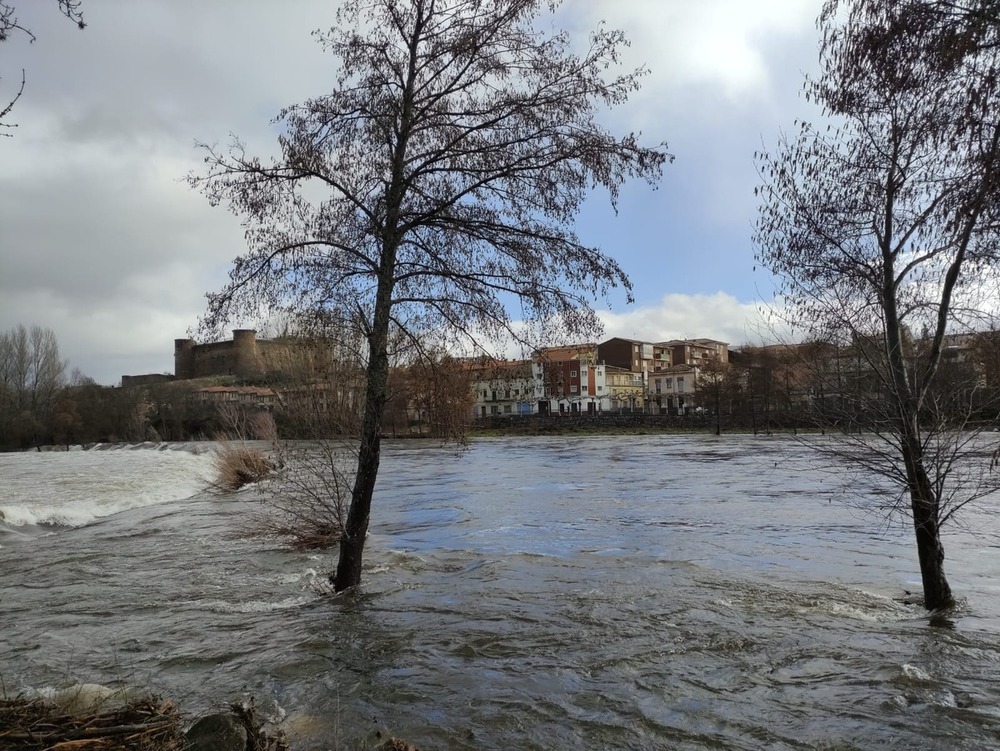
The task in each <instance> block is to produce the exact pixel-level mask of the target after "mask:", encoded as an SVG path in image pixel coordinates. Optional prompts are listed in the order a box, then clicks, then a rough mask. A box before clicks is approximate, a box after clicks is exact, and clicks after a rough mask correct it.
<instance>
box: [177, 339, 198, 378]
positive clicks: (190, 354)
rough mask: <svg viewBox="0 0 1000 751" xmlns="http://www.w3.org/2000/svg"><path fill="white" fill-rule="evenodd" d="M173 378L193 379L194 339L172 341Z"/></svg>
mask: <svg viewBox="0 0 1000 751" xmlns="http://www.w3.org/2000/svg"><path fill="white" fill-rule="evenodd" d="M174 378H176V379H177V380H179V381H180V380H186V379H189V378H194V339H174Z"/></svg>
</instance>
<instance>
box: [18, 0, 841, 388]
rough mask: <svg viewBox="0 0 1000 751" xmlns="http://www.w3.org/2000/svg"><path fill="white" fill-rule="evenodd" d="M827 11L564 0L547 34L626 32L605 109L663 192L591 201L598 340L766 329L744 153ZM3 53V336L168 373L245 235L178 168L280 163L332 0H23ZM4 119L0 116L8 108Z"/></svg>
mask: <svg viewBox="0 0 1000 751" xmlns="http://www.w3.org/2000/svg"><path fill="white" fill-rule="evenodd" d="M821 3H822V0H698V2H692V1H691V0H564V2H563V5H562V7H561V8H560V10H559V11H558V16H557V18H556V20H555V23H556V24H557V25H558V26H561V27H563V28H566V29H567V30H569V31H570V32H571V33H572V34H573V36H574V38H575V39H579V40H581V42H582V41H584V40H585V39H586V33H587V31H588V30H590V29H592V28H594V27H595V26H596V25H597V24H599V23H601V22H602V21H603V22H604V23H605V24H606V25H607V26H608V27H610V28H619V29H622V30H624V31H625V32H626V34H627V36H628V38H629V40H630V42H631V44H630V46H629V47H628V48H627V49H626V50H624V54H623V62H624V63H625V64H626V65H628V66H631V67H637V66H640V65H642V66H645V67H647V68H648V69H649V74H648V75H647V76H646V77H645V79H644V83H643V88H642V90H641V91H639V92H638V93H636V94H635V95H633V97H632V99H631V100H630V101H629V102H628V103H627V104H626V105H624V106H622V107H620V108H618V109H616V110H615V111H613V112H608V113H605V114H603V115H602V121H603V122H604V123H605V124H606V125H608V126H609V127H610V128H611V129H612V130H614V131H615V132H617V133H622V134H624V133H626V132H631V131H636V132H641V133H642V138H643V140H644V141H645V142H646V143H647V144H649V145H653V144H657V143H660V142H663V141H666V142H667V144H668V150H669V151H670V152H671V153H672V154H673V155H674V156H675V161H674V162H673V164H671V165H668V166H666V167H665V169H664V174H663V179H662V181H661V182H660V184H659V185H658V186H656V189H655V190H654V189H652V188H650V187H649V186H648V185H646V184H645V183H642V182H640V183H635V184H629V185H626V186H625V188H624V189H623V191H622V193H621V198H620V203H619V207H618V213H617V214H616V213H615V212H614V211H613V210H612V209H611V207H610V204H609V201H608V197H607V195H603V194H600V193H596V194H595V195H593V196H592V197H590V198H589V199H588V200H587V202H586V204H585V206H584V209H583V211H582V212H581V215H580V217H579V220H578V222H577V227H576V228H577V231H578V233H579V235H580V236H581V238H582V239H583V240H584V241H585V242H586V243H587V244H590V245H597V246H598V247H600V248H601V249H602V250H603V251H604V252H605V253H607V254H609V255H611V256H613V257H614V258H615V259H617V260H618V262H619V263H620V264H621V265H622V267H623V268H624V270H625V271H626V273H627V274H628V275H629V276H630V278H631V280H632V283H633V285H634V290H633V294H634V298H635V301H634V303H633V304H631V305H628V304H626V302H625V300H624V297H623V296H622V295H618V296H613V297H612V298H610V299H609V300H600V301H596V302H595V307H596V308H597V309H598V310H600V311H602V318H603V320H604V322H605V332H604V333H605V337H611V336H623V337H627V338H635V339H642V340H646V341H663V340H667V339H673V338H693V337H710V338H713V339H719V340H722V341H726V342H729V343H730V344H731V345H733V346H736V345H739V344H744V343H754V342H760V341H762V340H767V339H768V336H769V335H768V330H767V325H766V323H764V322H762V321H761V317H760V310H761V308H762V307H766V306H767V305H768V304H770V303H771V301H772V298H773V295H774V283H773V280H772V279H771V278H770V277H769V275H768V274H767V272H766V271H764V270H762V269H759V268H755V264H754V257H753V256H754V250H753V245H752V240H751V235H752V227H753V222H754V220H755V218H756V215H757V203H756V199H755V197H754V194H753V189H754V186H755V185H757V184H758V182H759V180H758V177H757V174H756V171H755V168H754V162H753V154H754V152H755V151H757V150H760V149H761V148H762V147H763V148H772V147H773V146H774V145H775V143H776V142H777V139H778V136H779V134H780V133H781V132H782V131H783V130H784V131H787V130H791V128H792V127H793V123H794V120H795V119H796V118H797V117H809V116H813V115H815V112H814V111H813V110H811V109H810V105H808V104H807V103H806V102H805V100H804V99H803V98H802V97H801V95H800V92H801V89H802V82H803V79H804V75H805V74H806V73H808V72H810V71H814V70H815V68H816V60H817V44H818V34H817V31H816V26H815V18H816V16H817V14H818V12H819V9H820V5H821ZM14 5H15V7H16V8H17V14H18V17H19V20H20V22H21V24H22V25H23V26H25V27H27V28H29V29H30V30H31V31H32V32H33V33H34V35H35V36H36V38H37V41H35V42H34V43H30V44H29V43H28V38H27V37H26V36H25V35H23V34H22V35H18V34H15V35H13V36H11V37H10V38H9V39H8V41H6V42H4V43H2V44H0V101H2V102H3V103H4V104H5V103H6V102H7V101H9V100H10V99H12V98H13V96H14V95H15V94H16V92H17V88H18V86H19V85H20V80H21V70H22V69H24V71H25V78H26V85H25V91H24V94H23V96H22V97H21V99H20V100H19V101H18V102H17V104H16V106H15V108H14V110H13V111H12V112H11V114H10V115H8V117H7V118H6V119H5V120H4V121H3V122H6V123H16V124H17V126H18V127H17V128H14V129H3V130H4V131H5V132H6V133H9V134H11V136H12V137H2V136H0V331H5V330H8V329H10V328H12V327H13V326H16V325H18V324H24V325H26V326H31V325H41V326H46V327H48V328H51V329H52V330H53V331H54V332H55V334H56V336H57V337H58V340H59V343H60V349H61V352H62V355H63V356H64V357H65V358H66V359H68V361H69V365H70V367H71V368H78V369H79V370H80V371H81V372H82V373H83V374H85V375H87V376H89V377H91V378H93V379H95V380H96V381H97V382H98V383H104V384H108V385H113V384H117V383H118V382H119V381H120V379H121V376H122V375H123V374H142V373H163V372H172V371H173V340H174V339H176V338H182V337H185V336H187V335H188V333H189V331H191V330H193V328H194V327H195V326H196V325H197V322H198V317H199V315H201V314H202V313H203V312H204V311H205V293H206V292H209V291H212V290H217V289H219V288H220V287H221V286H222V284H223V283H224V281H225V279H226V273H227V271H228V269H229V264H230V261H231V260H232V259H233V258H235V257H236V256H238V255H239V254H240V253H241V252H243V250H244V248H245V245H244V239H243V230H242V228H241V226H240V222H239V219H238V218H237V217H235V216H233V215H232V214H231V213H229V212H228V211H227V210H226V208H225V207H215V208H213V207H211V206H209V204H208V201H207V200H206V199H205V198H204V197H203V196H202V195H201V194H199V193H197V192H196V191H194V190H192V189H191V188H189V187H188V185H187V183H186V182H185V177H186V176H187V175H188V174H189V173H191V172H192V171H195V172H198V171H200V170H201V166H202V165H201V155H200V154H199V153H198V152H197V150H196V149H195V143H196V142H206V143H219V144H223V145H224V144H225V143H226V142H228V140H229V138H230V134H235V135H238V136H239V137H240V138H241V139H242V140H244V141H246V142H247V143H248V145H249V147H250V152H251V153H256V154H260V155H262V156H265V155H270V154H272V153H273V152H274V147H275V135H274V133H275V131H274V128H273V126H272V125H271V120H272V118H273V117H274V116H275V115H276V114H277V113H278V111H279V110H280V109H281V108H282V107H284V106H286V105H289V104H294V103H297V102H300V101H302V100H304V99H307V98H309V97H310V96H315V95H319V94H321V93H323V92H325V91H327V90H329V88H330V87H331V86H332V85H333V79H334V75H335V71H336V61H335V60H334V59H333V58H332V57H331V56H330V55H329V54H328V53H326V52H324V51H323V50H322V49H321V48H320V46H319V44H317V43H316V42H315V41H314V40H313V38H312V37H311V32H312V31H313V30H315V29H321V28H322V29H328V28H329V27H330V26H332V25H333V22H334V15H335V11H336V6H337V2H336V1H335V0H286V1H285V2H282V3H275V2H273V0H211V2H206V1H205V0H83V5H82V9H83V12H84V20H85V21H86V23H87V28H86V29H84V30H83V31H80V30H78V29H77V28H76V26H75V25H74V24H73V23H71V22H69V21H67V20H66V19H65V18H63V17H62V16H61V15H60V14H59V13H58V10H57V7H56V0H15V2H14ZM0 109H2V106H0Z"/></svg>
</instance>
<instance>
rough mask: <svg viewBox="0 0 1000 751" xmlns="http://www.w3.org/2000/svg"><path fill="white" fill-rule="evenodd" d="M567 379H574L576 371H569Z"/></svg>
mask: <svg viewBox="0 0 1000 751" xmlns="http://www.w3.org/2000/svg"><path fill="white" fill-rule="evenodd" d="M569 377H570V378H576V371H575V370H571V371H570V372H569Z"/></svg>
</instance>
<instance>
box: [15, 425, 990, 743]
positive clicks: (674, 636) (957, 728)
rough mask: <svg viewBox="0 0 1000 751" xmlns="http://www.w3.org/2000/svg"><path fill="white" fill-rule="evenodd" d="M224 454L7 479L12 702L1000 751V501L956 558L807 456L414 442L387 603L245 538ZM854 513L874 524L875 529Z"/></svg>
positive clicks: (385, 467)
mask: <svg viewBox="0 0 1000 751" xmlns="http://www.w3.org/2000/svg"><path fill="white" fill-rule="evenodd" d="M205 449H206V447H205V446H204V445H202V446H198V445H174V446H167V447H160V448H150V447H146V448H144V449H135V450H125V449H115V450H107V451H87V452H82V451H78V452H69V453H60V454H16V455H0V512H3V514H4V517H5V521H4V522H0V567H2V589H0V680H2V683H3V686H4V687H5V689H6V691H7V693H16V692H18V691H25V692H32V691H40V690H44V689H46V688H51V687H61V686H65V685H68V684H72V683H79V682H90V683H107V684H121V683H128V684H139V685H143V686H149V687H151V688H153V689H154V690H156V691H157V692H159V693H160V694H162V695H164V696H169V697H172V698H175V699H177V700H179V701H180V703H181V705H182V707H183V708H184V709H185V710H187V711H190V712H195V711H200V710H202V709H206V708H210V707H215V706H219V705H222V704H224V703H226V702H227V701H229V700H230V699H233V698H237V697H240V696H243V695H245V694H253V695H254V696H255V697H256V701H257V703H258V705H259V706H260V707H261V708H263V709H264V711H266V712H268V713H270V714H271V715H272V716H274V717H275V718H280V719H281V720H282V722H283V723H284V725H285V727H286V728H287V730H288V732H289V733H290V734H291V735H292V736H293V738H296V739H297V740H296V743H295V746H294V748H296V749H326V748H354V747H357V744H359V743H361V742H363V741H364V740H365V738H366V737H367V738H368V739H369V740H370V734H371V733H373V732H374V731H376V730H379V729H388V730H389V731H390V732H392V733H394V734H396V735H399V736H402V737H405V738H407V739H408V740H409V741H411V742H413V743H416V744H417V745H418V746H420V747H421V748H424V749H435V748H438V749H445V748H447V749H463V748H467V749H484V748H485V749H511V748H517V749H556V748H596V749H661V748H663V749H759V748H773V749H899V748H941V749H963V748H964V749H982V748H998V749H1000V576H998V574H1000V560H998V557H997V548H998V545H1000V522H998V521H997V518H996V513H995V512H996V510H997V509H996V502H997V499H995V498H987V499H985V500H984V501H983V502H982V503H981V504H980V506H979V507H977V508H975V509H969V510H967V512H966V514H965V516H964V517H963V518H964V520H965V522H966V525H965V526H964V527H961V528H951V529H949V530H948V532H947V536H946V538H945V547H946V551H947V553H948V560H947V568H948V573H949V577H950V580H951V583H952V586H953V588H954V589H955V591H956V593H957V594H959V595H960V596H961V597H962V598H963V603H962V605H961V607H960V608H959V609H958V610H957V611H956V612H955V613H953V614H950V615H949V616H948V617H947V618H945V619H933V621H932V619H930V618H929V617H928V616H927V615H926V614H925V613H924V612H923V610H922V609H921V608H920V607H918V606H914V605H907V604H904V603H903V602H902V601H901V596H902V595H903V593H904V591H905V590H910V591H917V590H919V573H918V570H917V566H916V556H915V553H914V550H913V547H912V542H911V537H912V532H911V531H910V530H909V529H907V528H906V527H905V526H903V525H900V524H899V523H896V524H889V525H886V524H884V523H879V522H878V521H877V520H875V519H873V518H870V517H867V516H865V515H863V514H861V513H860V512H857V511H855V510H852V508H851V506H852V505H856V503H858V502H862V503H863V502H864V500H865V498H864V495H863V494H864V493H869V494H871V493H874V492H876V490H875V488H876V487H877V484H876V483H874V482H873V483H871V486H870V487H861V488H859V489H858V491H857V494H853V495H852V496H851V497H847V496H845V494H844V493H843V490H842V487H841V483H839V482H838V477H837V475H836V473H833V474H831V473H830V472H829V471H821V470H820V469H818V468H817V462H816V458H815V456H814V455H813V454H812V452H811V451H810V450H809V449H807V448H804V447H802V446H801V445H799V444H798V443H796V442H795V441H794V440H792V439H791V438H752V437H723V438H722V439H716V438H714V437H702V436H691V437H678V436H645V437H600V438H534V439H531V438H517V439H491V440H477V441H474V442H473V443H472V444H471V446H470V447H469V448H468V450H466V451H463V452H456V451H454V450H452V449H448V448H441V447H438V446H436V445H433V444H425V443H422V442H402V443H390V444H389V445H388V446H387V449H386V452H385V455H384V458H383V464H382V474H381V476H380V479H379V484H378V488H377V493H376V498H375V503H374V507H373V515H372V524H371V531H370V535H369V539H368V546H367V567H366V573H365V584H364V586H363V588H362V590H361V591H359V592H357V593H354V594H351V595H348V596H341V597H331V596H325V595H322V594H320V593H319V592H318V587H317V586H316V582H317V581H322V580H323V578H324V576H325V574H326V573H327V572H329V571H330V570H331V569H332V568H333V566H334V565H335V562H336V559H335V556H334V555H333V554H322V555H317V554H308V553H293V552H287V551H284V550H281V549H279V548H276V547H275V546H274V545H273V544H271V543H266V542H261V541H260V540H256V539H248V538H246V537H245V536H243V535H242V534H241V529H242V525H243V524H244V522H245V519H246V517H247V515H248V513H249V512H251V511H253V510H255V509H257V508H258V505H259V503H260V500H259V499H258V497H257V495H256V494H255V493H254V492H253V490H245V491H244V492H241V493H237V494H232V495H227V496H217V495H211V494H208V493H205V492H204V491H202V490H200V488H202V487H203V486H204V481H205V480H206V479H207V478H208V477H209V476H210V473H211V469H210V466H211V454H210V453H209V452H206V451H205ZM845 502H850V505H848V504H847V503H845Z"/></svg>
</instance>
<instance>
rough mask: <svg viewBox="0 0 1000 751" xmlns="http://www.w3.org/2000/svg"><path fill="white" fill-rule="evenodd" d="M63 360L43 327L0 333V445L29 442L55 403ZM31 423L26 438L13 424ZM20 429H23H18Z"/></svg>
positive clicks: (62, 377) (53, 338)
mask: <svg viewBox="0 0 1000 751" xmlns="http://www.w3.org/2000/svg"><path fill="white" fill-rule="evenodd" d="M65 372H66V362H65V361H64V360H63V359H62V358H61V357H60V355H59V342H58V340H57V339H56V335H55V333H54V332H53V331H52V330H51V329H48V328H45V327H43V326H32V327H31V328H30V329H29V328H27V327H25V326H23V325H18V326H15V327H14V328H12V329H11V330H10V331H4V332H0V445H2V444H4V443H8V442H11V439H12V438H13V439H14V442H15V443H26V442H27V443H31V442H34V441H36V440H37V439H38V437H39V433H40V429H38V428H36V426H39V425H42V424H43V423H45V422H46V421H47V420H48V419H49V416H50V413H51V412H52V409H53V408H54V406H55V403H56V399H57V397H58V395H59V391H60V390H61V389H62V387H63V385H64V383H65V380H66V379H65ZM18 424H21V425H31V426H32V429H31V431H30V433H31V436H30V439H29V438H27V437H26V436H23V435H22V436H20V437H18V436H17V435H16V434H17V433H18V431H17V430H15V427H16V425H18ZM22 432H23V431H22Z"/></svg>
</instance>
